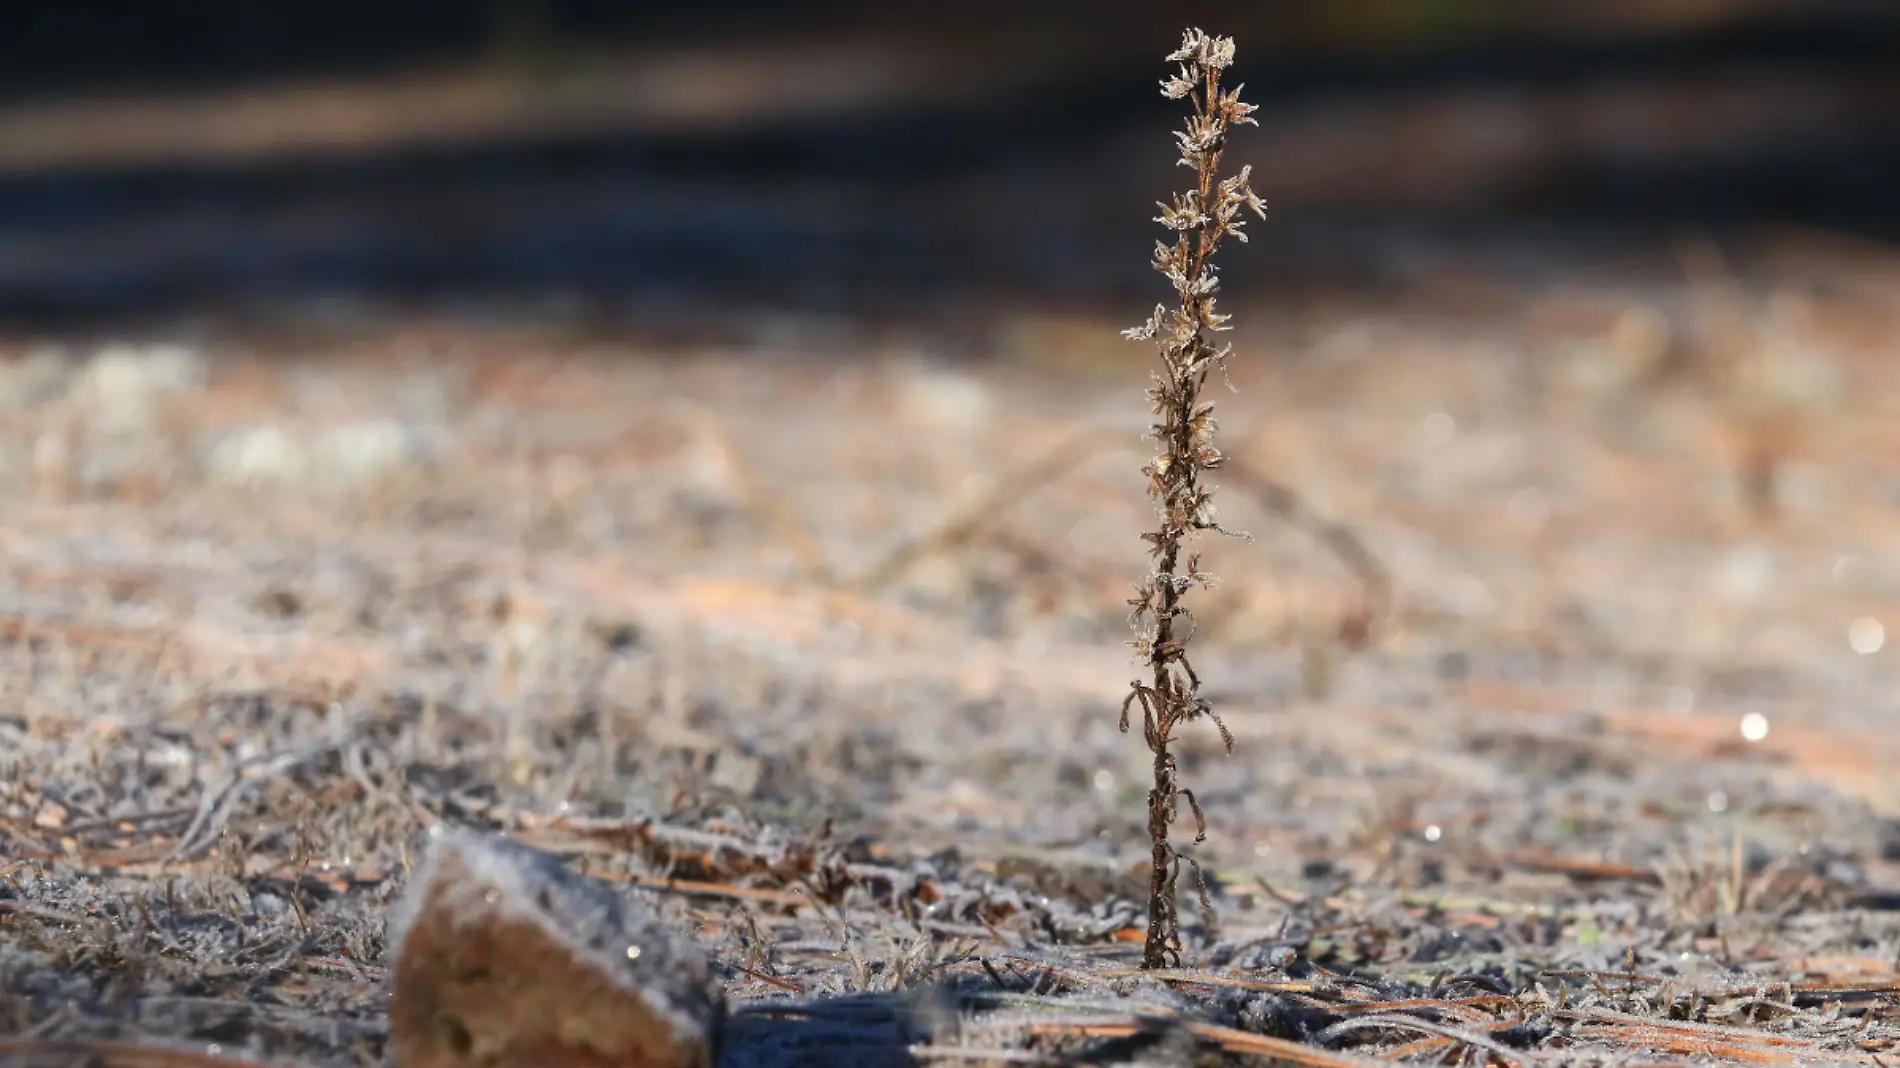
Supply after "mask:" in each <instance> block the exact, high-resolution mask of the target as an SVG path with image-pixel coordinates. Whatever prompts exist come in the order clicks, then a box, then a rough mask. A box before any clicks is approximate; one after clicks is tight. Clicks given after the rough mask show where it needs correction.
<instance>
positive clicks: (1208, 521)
mask: <svg viewBox="0 0 1900 1068" xmlns="http://www.w3.org/2000/svg"><path fill="white" fill-rule="evenodd" d="M1233 55H1234V43H1233V41H1232V39H1230V38H1224V37H1209V36H1207V35H1206V34H1203V33H1202V32H1201V31H1199V30H1189V31H1188V32H1187V33H1186V35H1184V37H1183V38H1182V42H1181V47H1180V49H1179V50H1177V51H1176V52H1175V53H1174V54H1173V55H1170V56H1169V57H1168V58H1169V60H1171V61H1174V62H1178V63H1179V64H1180V65H1181V68H1180V73H1179V74H1178V75H1177V76H1176V77H1174V78H1170V79H1168V80H1167V81H1164V82H1163V83H1162V86H1161V91H1162V94H1163V95H1164V96H1167V97H1168V98H1169V99H1173V100H1179V99H1183V98H1185V99H1188V100H1189V101H1191V102H1192V104H1193V106H1194V115H1193V116H1192V117H1191V118H1190V119H1189V120H1188V123H1187V129H1186V130H1184V131H1182V132H1180V133H1177V134H1176V135H1175V137H1176V140H1177V141H1178V142H1179V145H1180V150H1181V162H1182V164H1183V165H1184V166H1188V167H1191V168H1193V169H1194V171H1195V179H1196V181H1195V187H1194V188H1193V189H1191V190H1189V191H1187V192H1185V193H1180V194H1177V195H1176V196H1175V198H1174V202H1173V203H1172V204H1162V205H1160V207H1161V215H1160V216H1159V217H1158V218H1157V219H1156V221H1157V222H1159V223H1161V224H1162V225H1163V226H1166V227H1167V228H1168V229H1170V230H1172V231H1174V234H1175V239H1174V243H1173V244H1172V245H1169V244H1166V243H1157V244H1156V246H1155V261H1154V267H1155V270H1157V271H1159V272H1161V273H1162V274H1163V275H1165V276H1166V277H1167V278H1168V280H1169V281H1170V282H1172V283H1173V284H1174V292H1175V300H1176V307H1175V308H1173V309H1168V308H1166V307H1161V306H1157V307H1156V308H1155V311H1154V314H1153V316H1151V317H1150V318H1149V320H1148V322H1147V323H1146V324H1144V325H1142V326H1139V327H1136V328H1135V329H1133V330H1129V331H1126V335H1127V336H1129V337H1131V338H1135V339H1140V340H1153V341H1155V342H1156V343H1157V344H1158V346H1159V348H1160V354H1161V364H1162V367H1161V370H1160V371H1159V372H1157V373H1155V375H1154V376H1153V378H1154V385H1153V386H1151V387H1150V388H1149V390H1148V398H1149V400H1150V402H1151V403H1152V406H1153V411H1154V413H1155V416H1156V420H1155V422H1154V424H1153V425H1152V427H1151V428H1150V436H1151V437H1152V438H1153V439H1154V440H1155V441H1156V442H1157V443H1159V445H1160V447H1161V450H1162V451H1161V452H1160V453H1159V454H1158V455H1157V456H1156V457H1155V458H1154V460H1153V461H1152V462H1151V463H1149V464H1148V466H1147V467H1145V468H1143V469H1142V472H1143V474H1146V475H1147V476H1148V494H1149V496H1150V497H1151V498H1153V499H1154V500H1155V502H1156V503H1157V505H1158V512H1159V518H1160V523H1159V525H1158V526H1157V527H1156V529H1155V530H1153V531H1152V532H1150V533H1147V534H1144V535H1142V537H1143V539H1144V540H1146V541H1147V542H1148V543H1149V547H1150V548H1149V551H1150V553H1151V555H1152V556H1153V557H1154V560H1155V563H1154V568H1153V570H1152V571H1151V572H1150V573H1149V575H1148V577H1147V578H1146V579H1144V580H1143V581H1142V582H1141V583H1139V584H1137V586H1136V588H1135V592H1136V596H1135V597H1134V598H1133V599H1131V600H1130V601H1129V604H1131V605H1132V606H1134V611H1133V613H1132V614H1131V623H1132V624H1133V625H1134V627H1135V630H1136V633H1137V637H1136V639H1135V641H1134V643H1133V644H1134V646H1135V648H1136V650H1137V651H1138V653H1139V655H1140V656H1141V658H1142V659H1144V660H1145V661H1146V662H1147V663H1148V666H1149V668H1150V678H1149V679H1148V680H1147V681H1146V682H1143V681H1141V680H1136V681H1135V682H1133V683H1130V692H1129V695H1128V698H1127V700H1126V701H1124V702H1123V704H1122V719H1121V728H1122V730H1124V731H1126V730H1127V729H1128V726H1129V715H1130V711H1131V710H1132V709H1133V707H1134V706H1136V705H1139V706H1140V707H1141V711H1142V733H1143V736H1144V738H1145V740H1146V741H1147V744H1148V748H1149V750H1150V752H1152V753H1153V755H1154V787H1153V788H1152V789H1151V790H1150V791H1149V792H1148V837H1149V840H1150V842H1151V843H1152V846H1153V862H1154V870H1153V874H1152V876H1151V881H1150V884H1149V895H1148V934H1147V939H1146V944H1145V945H1144V947H1143V951H1142V967H1144V968H1165V967H1168V966H1170V965H1172V964H1179V963H1180V959H1181V932H1180V919H1179V913H1178V910H1177V907H1176V885H1177V882H1178V878H1179V875H1180V869H1181V862H1182V861H1183V860H1186V861H1187V862H1188V863H1189V864H1193V863H1194V861H1193V859H1192V858H1191V857H1188V856H1187V855H1186V854H1184V853H1182V852H1181V851H1180V850H1178V849H1176V848H1175V846H1174V845H1173V843H1172V842H1171V841H1170V840H1169V837H1168V833H1169V828H1170V827H1171V825H1172V824H1173V822H1174V819H1175V817H1176V815H1177V814H1178V811H1179V807H1180V799H1181V797H1183V796H1185V797H1186V798H1187V801H1188V805H1189V807H1190V808H1191V809H1192V810H1193V812H1194V818H1195V825H1196V828H1197V832H1198V833H1197V836H1196V838H1195V841H1197V842H1199V841H1201V840H1202V839H1203V838H1205V837H1206V833H1207V832H1206V820H1205V819H1204V818H1203V817H1202V815H1201V810H1200V806H1199V805H1198V804H1197V803H1196V802H1195V800H1194V794H1193V792H1192V791H1188V790H1183V789H1181V787H1180V783H1179V781H1178V778H1177V776H1176V768H1175V762H1174V756H1173V754H1172V753H1170V752H1169V750H1168V744H1169V743H1170V742H1171V741H1173V740H1174V731H1175V728H1176V727H1177V726H1179V725H1180V724H1182V723H1184V722H1187V721H1188V720H1192V719H1195V718H1197V717H1199V716H1203V715H1205V716H1208V717H1209V718H1211V719H1213V720H1214V723H1215V725H1216V726H1217V727H1218V728H1219V729H1220V733H1221V739H1222V741H1223V742H1224V743H1225V744H1226V746H1227V748H1228V750H1229V751H1230V752H1231V751H1232V749H1233V745H1234V740H1233V735H1231V734H1229V733H1228V731H1227V727H1226V725H1225V724H1222V723H1221V722H1220V719H1219V717H1217V716H1214V715H1213V712H1212V710H1211V709H1210V708H1209V707H1208V704H1207V702H1206V701H1205V700H1204V699H1202V698H1201V697H1200V693H1199V691H1200V679H1199V677H1198V676H1196V675H1195V673H1194V668H1193V666H1192V665H1191V664H1190V663H1189V661H1188V657H1187V644H1188V639H1189V638H1190V637H1192V631H1193V616H1192V615H1191V614H1190V613H1189V611H1188V610H1187V608H1186V607H1184V606H1183V605H1182V598H1183V595H1184V594H1186V593H1187V591H1188V589H1189V588H1190V587H1192V586H1196V585H1199V586H1206V585H1207V584H1208V582H1209V578H1208V576H1206V575H1203V574H1201V573H1200V570H1199V562H1200V561H1199V558H1198V556H1197V555H1195V554H1192V553H1188V554H1187V559H1186V568H1185V573H1183V571H1182V562H1183V561H1182V557H1183V554H1184V553H1187V543H1188V541H1189V539H1190V538H1192V537H1193V536H1194V535H1195V533H1196V532H1198V531H1203V530H1220V529H1221V528H1220V525H1219V523H1218V521H1217V520H1216V518H1215V513H1214V507H1213V504H1212V503H1211V498H1212V496H1213V493H1212V491H1211V490H1209V489H1207V488H1206V487H1204V486H1203V485H1202V484H1201V480H1200V475H1201V472H1203V471H1211V470H1213V469H1215V468H1216V467H1219V466H1220V462H1221V454H1220V451H1219V450H1218V449H1216V448H1215V447H1214V444H1213V434H1214V429H1215V424H1214V420H1213V418H1212V412H1213V407H1214V406H1213V405H1212V404H1210V403H1206V402H1203V401H1202V400H1201V390H1202V388H1203V387H1204V386H1205V385H1206V384H1207V376H1208V374H1209V372H1210V371H1212V370H1213V368H1214V366H1215V365H1216V364H1224V361H1225V358H1226V356H1227V352H1228V350H1227V349H1226V348H1225V347H1222V348H1219V349H1216V348H1215V347H1214V345H1213V344H1212V343H1211V342H1210V341H1209V340H1208V337H1207V335H1208V334H1210V333H1213V332H1215V331H1219V330H1222V329H1225V323H1226V316H1223V315H1221V314H1219V313H1218V312H1216V311H1215V310H1214V290H1215V288H1216V286H1217V280H1216V278H1215V275H1214V267H1213V264H1212V262H1211V261H1212V258H1213V255H1214V252H1215V250H1216V249H1217V248H1219V247H1220V242H1221V239H1222V238H1224V237H1226V236H1227V235H1229V234H1232V235H1233V236H1235V237H1237V238H1239V239H1240V240H1242V241H1245V240H1246V239H1247V238H1246V234H1245V233H1243V232H1242V225H1243V220H1241V218H1240V217H1239V215H1240V211H1241V209H1242V208H1248V209H1251V210H1253V211H1254V212H1256V213H1258V214H1260V215H1262V216H1264V215H1265V205H1263V204H1262V203H1261V201H1260V199H1259V198H1258V197H1256V196H1255V195H1254V193H1253V190H1252V189H1251V188H1250V187H1249V185H1248V178H1249V173H1248V169H1247V168H1244V167H1243V168H1241V170H1240V173H1238V174H1236V175H1235V176H1233V177H1231V178H1227V179H1221V178H1219V172H1220V157H1221V150H1222V149H1223V148H1224V147H1225V144H1226V138H1227V132H1228V129H1229V128H1230V127H1232V126H1235V125H1239V124H1246V123H1252V122H1253V119H1251V118H1249V113H1251V112H1252V111H1253V108H1252V107H1251V106H1249V105H1247V104H1243V103H1241V102H1240V99H1239V89H1238V88H1236V89H1234V90H1233V91H1231V92H1228V93H1222V92H1221V89H1220V77H1221V71H1222V70H1223V69H1225V68H1226V67H1227V66H1228V65H1230V64H1231V63H1232V62H1233ZM1197 870H1198V866H1197ZM1203 900H1205V888H1203Z"/></svg>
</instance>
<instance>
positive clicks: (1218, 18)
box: [0, 0, 1900, 327]
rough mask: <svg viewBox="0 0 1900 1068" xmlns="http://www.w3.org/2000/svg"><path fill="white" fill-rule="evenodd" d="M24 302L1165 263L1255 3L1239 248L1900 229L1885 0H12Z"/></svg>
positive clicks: (666, 284) (682, 285)
mask: <svg viewBox="0 0 1900 1068" xmlns="http://www.w3.org/2000/svg"><path fill="white" fill-rule="evenodd" d="M5 22H6V25H5V32H4V33H0V318H4V319H5V320H6V321H8V322H11V323H15V324H26V325H29V326H34V327H42V326H45V327H57V326H69V325H74V324H78V323H98V322H102V321H124V320H128V319H139V318H147V317H152V316H175V315H179V314H199V313H225V312H228V313H239V312H245V313H248V312H254V311H258V310H264V311H266V312H268V311H269V310H270V309H273V308H279V307H282V306H285V305H299V304H305V303H309V302H319V303H321V302H330V303H335V302H344V303H346V304H347V303H350V302H368V303H376V304H385V303H393V304H402V303H407V302H438V303H439V302H447V303H450V304H456V305H483V304H497V305H511V306H512V305H515V304H527V305H537V302H539V303H540V304H546V303H549V302H552V303H553V304H556V305H558V306H561V307H565V308H585V309H590V310H593V311H596V312H599V313H601V314H608V315H614V316H621V317H629V318H632V319H637V320H640V321H644V322H653V323H668V322H671V323H675V324H685V325H689V326H690V325H691V324H693V323H703V322H705V321H707V320H708V319H709V318H714V317H716V315H717V313H718V311H719V310H720V309H724V308H728V307H734V306H742V307H750V308H761V307H763V308H796V309H801V310H816V311H822V312H826V313H837V314H842V315H849V316H856V317H865V316H881V315H896V316H907V315H920V314H922V315H928V314H943V313H944V312H945V311H946V309H958V308H967V307H969V306H971V305H972V304H982V303H986V302H1024V301H1030V302H1039V303H1047V304H1054V305H1059V306H1073V305H1095V304H1101V303H1108V302H1112V303H1113V304H1114V305H1115V306H1116V307H1118V308H1121V309H1122V310H1124V311H1125V309H1126V307H1127V306H1128V303H1129V302H1130V301H1131V300H1132V301H1134V302H1135V303H1136V304H1140V303H1142V302H1143V301H1144V300H1146V299H1148V298H1150V297H1152V296H1154V295H1155V285H1154V280H1153V279H1152V278H1151V277H1150V276H1149V275H1148V274H1147V272H1146V269H1145V264H1144V259H1145V255H1146V251H1145V250H1146V249H1147V247H1148V245H1149V242H1150V241H1151V239H1152V236H1153V233H1154V229H1153V226H1152V224H1151V223H1150V222H1149V221H1148V218H1147V216H1148V215H1150V214H1152V212H1151V211H1149V210H1148V208H1149V206H1150V205H1151V204H1152V202H1153V201H1154V200H1156V199H1158V198H1159V197H1161V196H1163V195H1164V194H1165V192H1166V191H1167V190H1168V188H1169V187H1170V186H1171V184H1174V183H1175V182H1176V180H1177V178H1178V175H1179V174H1180V172H1178V171H1174V170H1173V169H1172V168H1171V164H1172V162H1173V158H1172V155H1171V143H1170V139H1169V131H1170V130H1171V129H1172V127H1173V126H1174V125H1175V124H1176V123H1177V122H1178V117H1179V116H1178V110H1179V109H1178V108H1177V107H1176V106H1175V105H1173V104H1171V103H1170V102H1167V101H1164V100H1162V99H1161V98H1160V97H1159V95H1158V94H1157V93H1156V92H1155V85H1156V83H1157V81H1158V79H1159V78H1160V77H1161V76H1162V75H1163V74H1164V73H1165V66H1164V64H1163V63H1162V62H1161V57H1162V56H1163V55H1164V54H1165V53H1166V52H1167V51H1169V50H1170V49H1171V48H1172V47H1173V45H1174V43H1175V41H1176V40H1177V39H1178V35H1179V32H1180V30H1181V28H1182V27H1183V26H1185V25H1187V24H1198V25H1202V26H1203V27H1204V28H1206V29H1208V30H1209V31H1211V32H1218V33H1223V34H1230V35H1234V36H1236V37H1237V38H1238V39H1239V45H1240V55H1239V62H1238V70H1237V74H1238V77H1239V78H1240V79H1241V80H1243V81H1245V82H1246V84H1247V94H1246V96H1247V99H1249V100H1250V101H1252V102H1254V103H1256V104H1259V105H1260V106H1261V111H1260V113H1259V118H1260V122H1261V129H1260V130H1259V131H1249V132H1248V134H1247V136H1246V137H1245V138H1244V139H1242V140H1240V141H1238V142H1237V143H1236V146H1235V149H1234V151H1233V152H1232V154H1231V155H1232V157H1233V162H1235V163H1241V162H1246V163H1251V164H1253V165H1254V166H1255V168H1256V171H1257V179H1256V185H1257V187H1258V188H1259V189H1260V190H1261V191H1262V192H1263V193H1264V194H1265V195H1266V196H1267V198H1268V200H1269V203H1270V205H1271V206H1272V211H1273V214H1272V216H1271V217H1270V222H1269V227H1270V229H1269V230H1267V231H1265V232H1266V233H1269V234H1271V239H1270V240H1265V241H1259V242H1255V244H1254V246H1253V247H1252V249H1251V250H1250V251H1249V253H1248V254H1247V255H1246V256H1237V257H1233V258H1232V262H1231V263H1230V264H1229V272H1230V278H1233V279H1236V280H1238V281H1244V282H1246V283H1247V284H1249V285H1256V286H1258V287H1260V288H1262V289H1269V288H1270V289H1273V290H1274V291H1276V292H1284V291H1290V290H1297V289H1298V288H1299V287H1305V286H1332V285H1349V286H1358V287H1364V286H1376V285H1384V284H1392V285H1403V284H1405V282H1406V279H1407V278H1409V277H1413V276H1415V275H1416V274H1418V273H1419V272H1421V271H1429V270H1430V269H1431V268H1432V265H1433V264H1434V263H1435V262H1438V261H1439V260H1440V259H1441V258H1444V257H1458V258H1466V259H1470V258H1478V259H1482V260H1485V261H1487V262H1490V263H1492V264H1494V265H1503V266H1505V267H1507V268H1508V269H1510V270H1511V271H1513V272H1517V273H1519V274H1521V275H1523V276H1525V277H1531V278H1534V277H1536V276H1537V275H1538V273H1539V272H1549V273H1557V272H1561V271H1563V270H1567V269H1570V267H1571V266H1572V265H1574V263H1575V262H1576V261H1577V259H1578V258H1579V257H1598V258H1601V257H1615V256H1640V255H1641V254H1642V253H1643V250H1645V249H1652V248H1656V249H1659V248H1663V247H1665V246H1666V245H1667V244H1668V243H1669V242H1670V241H1671V240H1674V239H1675V238H1677V237H1679V236H1680V235H1682V234H1684V233H1695V234H1698V235H1711V236H1713V237H1714V238H1715V239H1717V240H1720V239H1723V238H1725V237H1728V236H1732V235H1737V234H1746V233H1750V232H1754V231H1758V230H1761V229H1763V228H1783V229H1786V228H1810V229H1815V230H1821V231H1830V232H1845V233H1847V234H1851V235H1855V236H1858V237H1866V238H1874V239H1881V240H1884V239H1890V238H1895V237H1900V197H1896V196H1895V193H1896V191H1900V181H1897V179H1900V4H1896V3H1893V2H1892V0H1588V2H1584V0H1545V2H1540V3H1534V4H1533V3H1522V2H1517V0H1285V2H1280V3H1258V2H1256V3H1233V4H1213V3H1198V4H1160V3H1152V2H1151V3H1122V2H1113V0H1088V2H1069V3H1064V2H1045V3H1034V4H1008V3H1000V2H987V0H986V2H973V3H959V4H889V3H867V2H859V3H842V2H806V3H797V4H790V3H766V2H725V3H718V4H698V5H692V4H669V5H642V4H624V3H609V2H605V0H568V2H557V0H491V2H485V3H473V2H471V3H459V4H458V3H446V2H439V3H433V4H426V5H401V4H390V3H386V2H385V3H375V4H372V3H367V2H330V3H324V4H298V3H284V4H250V3H236V2H231V0H223V2H210V0H202V2H200V0H174V2H170V3H164V4H153V3H141V2H137V0H121V2H111V3H109V2H91V3H66V4H54V3H36V2H22V3H14V4H10V5H8V6H7V12H6V16H5Z"/></svg>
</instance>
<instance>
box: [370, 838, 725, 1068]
mask: <svg viewBox="0 0 1900 1068" xmlns="http://www.w3.org/2000/svg"><path fill="white" fill-rule="evenodd" d="M389 944H390V946H391V947H392V953H393V955H394V964H393V966H392V967H391V969H390V977H391V978H390V984H391V990H390V1001H389V1034H390V1040H391V1044H392V1046H393V1049H394V1053H395V1061H396V1064H397V1065H398V1066H399V1068H476V1066H487V1065H496V1066H502V1065H506V1066H516V1065H526V1066H532V1068H594V1066H600V1065H613V1066H615V1068H702V1066H706V1065H710V1064H712V1063H713V1059H714V1057H715V1055H716V1053H717V1046H718V1038H719V1030H720V1028H721V1026H722V1025H723V1022H724V1018H725V1004H724V1000H723V998H722V997H721V995H720V992H719V988H718V986H717V985H716V984H715V982H714V980H713V977H712V972H711V969H710V967H709V966H708V964H707V962H706V960H705V958H703V957H702V956H700V955H699V954H698V952H697V951H696V950H695V949H694V948H693V947H692V946H691V945H690V944H688V942H687V941H686V939H685V938H684V937H682V936H681V935H679V934H677V933H675V932H673V931H671V930H668V929H667V928H665V927H663V926H662V925H661V924H660V923H659V921H658V920H657V919H655V918H654V917H652V916H649V915H646V914H644V913H641V912H640V911H639V910H638V909H637V908H635V907H634V906H631V905H629V904H628V903H627V902H625V901H623V900H622V899H621V897H620V895H619V894H618V893H616V892H615V890H614V889H613V887H612V886H610V885H609V884H607V883H604V882H601V881H599V880H595V879H590V878H587V877H585V876H581V875H577V874H575V873H573V872H572V871H570V870H568V869H567V868H566V867H565V866H564V865H562V864H561V862H560V861H559V860H558V859H556V858H554V857H552V856H549V855H548V854H545V853H541V852H539V851H537V850H534V849H530V848H528V847H526V846H523V845H520V844H518V843H515V842H511V841H508V840H507V839H503V838H497V837H491V836H486V835H480V834H476V833H473V832H469V831H453V830H447V829H443V830H442V831H441V832H440V833H439V834H435V835H434V840H433V842H432V843H431V848H430V850H429V854H428V856H427V858H426V859H425V860H424V862H423V863H422V865H421V866H419V867H418V868H417V869H416V872H415V876H414V879H413V880H412V881H411V883H410V885H409V888H408V890H407V891H406V893H405V895H404V897H403V900H402V902H401V903H400V904H399V905H398V906H397V908H396V911H395V913H394V914H393V915H392V916H391V918H390V938H389Z"/></svg>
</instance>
